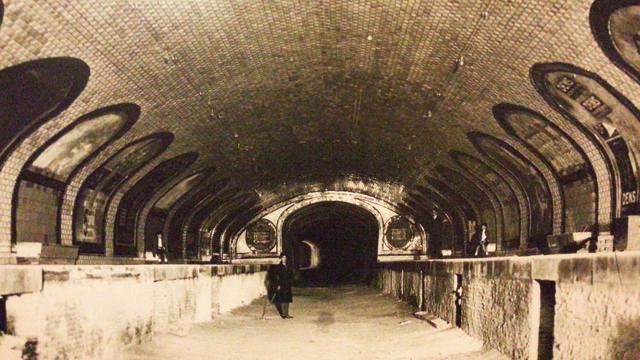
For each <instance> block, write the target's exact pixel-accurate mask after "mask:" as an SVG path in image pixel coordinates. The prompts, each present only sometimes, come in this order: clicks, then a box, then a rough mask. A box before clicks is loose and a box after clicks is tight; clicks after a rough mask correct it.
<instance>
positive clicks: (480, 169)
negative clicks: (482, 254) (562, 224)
mask: <svg viewBox="0 0 640 360" xmlns="http://www.w3.org/2000/svg"><path fill="white" fill-rule="evenodd" d="M450 154H451V157H452V158H453V160H454V161H455V162H457V163H458V165H459V166H460V167H462V168H463V169H465V170H466V171H467V173H468V174H469V175H470V176H471V177H473V178H474V179H475V180H476V181H478V182H480V183H482V184H484V186H485V188H487V189H490V191H492V192H493V193H494V194H495V195H496V197H497V199H498V201H499V202H500V204H501V206H502V217H503V219H505V221H504V223H503V224H504V225H503V226H504V228H503V229H504V238H503V240H502V243H501V245H502V249H503V250H515V249H518V248H519V246H520V242H521V239H522V236H524V234H522V230H523V228H522V222H523V219H522V215H523V214H526V210H525V211H523V209H521V207H520V204H519V202H518V198H517V195H516V192H515V190H514V189H513V188H512V187H511V185H510V184H509V182H508V181H507V180H506V179H505V177H504V176H503V175H504V174H499V173H498V172H497V171H496V170H494V169H492V168H491V167H490V166H489V165H487V164H486V163H485V162H484V161H482V160H480V159H478V158H476V157H473V156H471V155H468V154H465V153H462V152H456V151H454V152H451V153H450Z"/></svg>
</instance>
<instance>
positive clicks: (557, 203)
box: [502, 136, 564, 235]
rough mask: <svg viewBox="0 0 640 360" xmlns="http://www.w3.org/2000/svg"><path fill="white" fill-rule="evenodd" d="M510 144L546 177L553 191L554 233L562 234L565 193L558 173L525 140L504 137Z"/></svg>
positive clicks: (550, 189)
mask: <svg viewBox="0 0 640 360" xmlns="http://www.w3.org/2000/svg"><path fill="white" fill-rule="evenodd" d="M502 141H504V142H505V143H507V144H509V146H511V147H513V148H514V149H515V151H517V152H519V153H520V154H522V155H523V156H524V158H525V159H527V160H528V161H530V162H531V163H532V164H533V166H535V167H536V168H537V169H538V171H540V174H541V175H542V177H543V178H544V180H545V182H546V184H547V186H548V187H549V191H550V192H551V200H552V203H553V234H554V235H557V234H561V233H562V231H563V226H564V224H563V222H564V213H563V207H564V194H563V192H562V189H561V187H560V182H559V180H558V177H557V174H556V173H555V171H554V170H553V168H552V167H551V165H550V164H549V163H548V162H547V161H546V159H544V158H542V157H541V156H540V154H539V153H537V152H533V151H531V149H530V148H529V147H528V146H527V144H526V143H525V142H523V141H522V140H520V139H518V138H515V137H513V136H507V137H505V138H503V139H502Z"/></svg>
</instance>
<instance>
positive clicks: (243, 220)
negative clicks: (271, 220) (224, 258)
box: [220, 202, 264, 253]
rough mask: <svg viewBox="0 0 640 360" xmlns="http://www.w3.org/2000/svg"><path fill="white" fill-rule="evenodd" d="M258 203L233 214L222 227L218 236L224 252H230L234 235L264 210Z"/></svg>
mask: <svg viewBox="0 0 640 360" xmlns="http://www.w3.org/2000/svg"><path fill="white" fill-rule="evenodd" d="M258 204H259V202H256V205H254V206H252V207H250V208H248V209H244V210H243V211H241V212H239V213H238V214H237V215H236V216H233V218H232V219H231V221H229V223H228V224H227V226H225V227H224V228H223V229H222V233H221V234H220V237H221V239H222V243H223V244H225V246H223V251H224V252H226V253H229V252H230V248H231V243H232V241H233V238H234V237H235V236H236V235H238V233H239V232H240V231H241V230H242V229H243V228H244V227H245V226H247V225H248V224H249V221H251V220H252V219H253V218H254V217H256V216H257V215H258V214H259V213H261V212H262V211H263V210H264V207H263V206H262V205H258ZM225 248H226V251H225Z"/></svg>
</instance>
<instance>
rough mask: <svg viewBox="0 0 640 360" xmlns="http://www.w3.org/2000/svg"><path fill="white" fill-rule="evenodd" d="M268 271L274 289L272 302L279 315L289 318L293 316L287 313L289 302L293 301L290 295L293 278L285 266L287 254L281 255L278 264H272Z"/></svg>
mask: <svg viewBox="0 0 640 360" xmlns="http://www.w3.org/2000/svg"><path fill="white" fill-rule="evenodd" d="M270 272H271V274H270V277H271V281H272V282H273V289H274V294H273V295H272V296H273V297H272V299H273V303H274V304H275V305H276V309H278V313H279V314H280V317H282V318H283V319H291V318H293V316H290V315H289V303H291V302H293V296H292V295H291V286H292V285H293V279H292V277H291V271H290V269H289V268H288V267H287V256H286V255H281V257H280V264H278V265H276V266H273V267H272V268H271V271H270Z"/></svg>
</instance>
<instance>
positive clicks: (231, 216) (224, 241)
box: [208, 196, 260, 254]
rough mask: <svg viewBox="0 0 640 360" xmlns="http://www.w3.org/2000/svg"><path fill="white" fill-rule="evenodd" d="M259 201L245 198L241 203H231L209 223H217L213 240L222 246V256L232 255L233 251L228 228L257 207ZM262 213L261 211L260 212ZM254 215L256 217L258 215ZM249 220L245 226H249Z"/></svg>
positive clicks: (253, 198)
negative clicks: (238, 218)
mask: <svg viewBox="0 0 640 360" xmlns="http://www.w3.org/2000/svg"><path fill="white" fill-rule="evenodd" d="M258 204H259V200H258V199H256V198H255V197H253V196H245V197H243V198H242V200H240V202H235V203H230V204H229V206H227V207H225V208H224V210H223V211H220V212H219V213H218V215H217V216H212V217H210V218H209V219H208V220H209V223H210V224H211V223H213V222H215V225H214V226H213V229H212V234H211V238H212V241H213V242H217V243H218V244H220V254H230V253H231V251H232V245H233V244H232V243H231V242H232V240H231V239H228V238H226V237H225V231H226V230H227V228H228V226H229V225H230V224H231V223H232V222H233V221H234V220H235V219H236V218H237V217H239V216H242V215H243V214H244V213H245V212H248V211H250V210H251V209H253V208H255V207H257V206H258ZM258 213H260V211H258ZM258 213H256V214H254V216H256V215H258ZM250 220H251V219H248V220H247V221H246V223H245V225H249V221H250Z"/></svg>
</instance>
